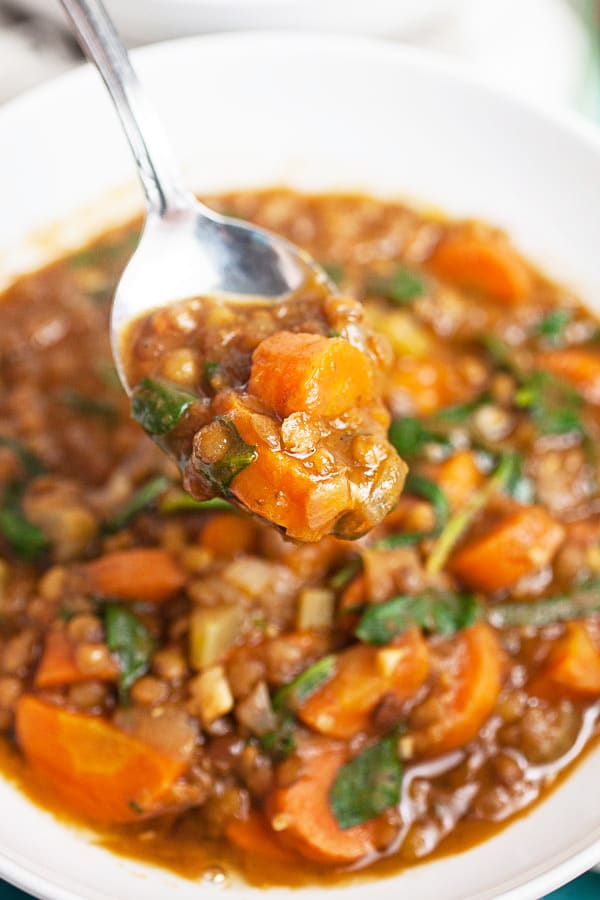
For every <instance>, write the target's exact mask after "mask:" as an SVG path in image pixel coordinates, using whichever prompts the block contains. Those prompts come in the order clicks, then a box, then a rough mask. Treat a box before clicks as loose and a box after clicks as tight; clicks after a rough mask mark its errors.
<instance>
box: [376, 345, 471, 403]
mask: <svg viewBox="0 0 600 900" xmlns="http://www.w3.org/2000/svg"><path fill="white" fill-rule="evenodd" d="M473 393H474V392H473V388H472V387H471V386H470V385H468V384H466V383H465V381H464V379H463V378H461V376H460V374H459V373H458V372H457V370H456V362H455V360H450V359H446V358H444V357H443V356H429V357H428V358H427V359H419V358H417V357H415V356H407V355H405V356H401V357H399V358H398V359H397V360H396V362H395V363H394V367H393V368H392V371H391V372H390V375H389V378H388V382H387V386H386V396H387V399H388V403H389V405H390V407H391V408H392V409H393V410H394V411H396V412H400V411H401V412H403V413H409V412H410V413H415V414H417V415H421V416H428V415H431V414H432V413H434V412H437V410H438V409H442V408H443V407H444V406H450V405H452V404H453V403H459V402H462V401H463V400H470V399H471V397H472V396H473Z"/></svg>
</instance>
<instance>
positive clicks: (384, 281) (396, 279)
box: [365, 266, 427, 305]
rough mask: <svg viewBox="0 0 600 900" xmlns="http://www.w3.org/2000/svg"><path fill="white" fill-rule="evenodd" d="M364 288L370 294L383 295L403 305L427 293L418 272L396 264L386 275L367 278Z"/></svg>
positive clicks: (386, 298) (423, 280) (423, 279)
mask: <svg viewBox="0 0 600 900" xmlns="http://www.w3.org/2000/svg"><path fill="white" fill-rule="evenodd" d="M365 290H366V292H367V294H369V295H371V296H374V297H383V298H384V299H385V300H391V301H392V303H397V304H398V305H403V304H405V303H411V302H412V301H413V300H416V299H417V297H422V296H423V294H425V293H427V285H426V283H425V278H424V276H423V275H421V273H420V272H416V271H415V270H414V269H409V268H408V267H407V266H396V267H395V268H394V269H393V271H392V272H391V273H390V274H389V275H387V276H373V277H371V278H367V281H366V284H365Z"/></svg>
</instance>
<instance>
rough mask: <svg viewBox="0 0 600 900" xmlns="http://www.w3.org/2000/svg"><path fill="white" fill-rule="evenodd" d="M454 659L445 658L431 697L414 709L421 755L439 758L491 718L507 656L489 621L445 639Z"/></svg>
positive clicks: (414, 732)
mask: <svg viewBox="0 0 600 900" xmlns="http://www.w3.org/2000/svg"><path fill="white" fill-rule="evenodd" d="M448 643H449V644H450V645H451V646H452V649H453V651H454V652H453V653H452V656H451V660H452V661H451V663H449V662H448V658H447V655H446V654H445V653H444V654H443V656H442V657H441V665H440V667H439V673H438V675H437V680H436V681H435V682H434V684H433V687H432V689H431V691H430V693H429V695H428V697H427V698H426V699H425V700H424V701H423V703H421V704H419V705H418V706H416V707H415V709H414V710H413V711H412V713H411V716H410V720H409V732H408V733H409V735H410V736H411V737H412V739H413V741H414V747H415V752H416V753H417V755H419V756H437V755H438V754H440V753H448V752H450V751H451V750H456V749H457V748H459V747H463V746H464V745H465V744H467V743H468V742H469V741H472V740H473V739H474V738H475V737H476V736H477V734H478V733H479V730H480V729H481V727H482V725H483V724H484V723H485V721H486V720H487V719H488V718H489V716H490V715H491V713H492V712H493V709H494V707H495V705H496V700H497V699H498V695H499V693H500V689H501V687H502V679H503V674H504V657H503V653H502V649H501V647H500V643H499V641H498V638H497V637H496V634H495V632H494V631H493V629H492V628H490V627H489V625H485V624H478V625H473V626H472V627H471V628H467V629H466V630H465V631H462V632H460V633H459V634H458V635H456V636H454V637H452V638H450V639H448V641H446V642H444V648H446V647H447V645H448Z"/></svg>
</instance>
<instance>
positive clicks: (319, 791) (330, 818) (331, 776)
mask: <svg viewBox="0 0 600 900" xmlns="http://www.w3.org/2000/svg"><path fill="white" fill-rule="evenodd" d="M313 750H314V751H316V752H313V753H312V754H305V755H303V756H302V767H301V771H300V776H299V777H298V779H297V780H296V781H294V782H293V783H292V784H291V785H289V786H288V787H278V788H276V789H275V790H274V791H273V792H272V793H271V795H270V797H269V798H268V800H267V810H268V815H269V818H270V820H271V825H272V827H273V829H274V830H275V831H276V832H277V834H278V835H279V836H280V838H281V840H282V841H284V842H285V843H286V844H287V845H289V846H290V847H293V849H294V850H296V851H297V852H299V853H300V854H302V856H305V857H307V858H308V859H314V860H317V862H322V863H329V864H333V863H342V864H343V863H346V864H348V863H352V862H355V861H356V860H358V859H361V858H362V857H363V856H366V855H367V853H370V852H372V850H373V849H374V846H375V844H374V828H373V823H372V822H366V823H365V824H363V825H355V826H353V827H352V828H347V829H345V830H342V829H341V828H340V827H339V825H338V823H337V822H336V820H335V817H334V815H333V812H332V811H331V807H330V806H329V790H330V788H331V786H332V784H333V782H334V780H335V776H336V775H337V772H338V770H339V769H340V767H341V766H342V765H343V764H344V763H345V762H346V760H347V752H346V750H345V749H344V748H341V747H339V745H335V744H322V745H321V744H319V745H317V746H316V747H315V748H313Z"/></svg>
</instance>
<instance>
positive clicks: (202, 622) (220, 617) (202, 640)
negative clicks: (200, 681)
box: [190, 604, 244, 671]
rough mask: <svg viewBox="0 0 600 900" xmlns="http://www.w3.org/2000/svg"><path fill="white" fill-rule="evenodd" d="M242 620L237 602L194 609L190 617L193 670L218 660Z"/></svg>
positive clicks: (236, 633) (230, 643)
mask: <svg viewBox="0 0 600 900" xmlns="http://www.w3.org/2000/svg"><path fill="white" fill-rule="evenodd" d="M243 620H244V612H243V609H242V607H241V605H240V604H231V605H229V606H210V607H204V608H202V609H196V610H194V611H193V612H192V614H191V617H190V663H191V665H192V668H194V669H196V671H201V670H202V669H204V668H206V666H211V665H212V664H213V663H215V662H218V660H220V659H222V657H223V656H224V654H225V653H226V652H227V651H228V650H229V649H230V647H232V645H233V643H234V641H235V639H236V637H237V635H238V633H239V631H240V628H241V627H242V622H243Z"/></svg>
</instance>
